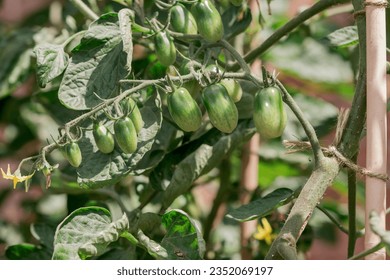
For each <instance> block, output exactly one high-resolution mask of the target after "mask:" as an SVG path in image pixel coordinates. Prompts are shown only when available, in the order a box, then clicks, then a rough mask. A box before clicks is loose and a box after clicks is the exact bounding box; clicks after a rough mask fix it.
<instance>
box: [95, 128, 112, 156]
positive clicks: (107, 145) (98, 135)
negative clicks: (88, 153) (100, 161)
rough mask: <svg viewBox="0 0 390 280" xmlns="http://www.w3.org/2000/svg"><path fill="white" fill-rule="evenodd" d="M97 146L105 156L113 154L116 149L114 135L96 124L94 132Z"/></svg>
mask: <svg viewBox="0 0 390 280" xmlns="http://www.w3.org/2000/svg"><path fill="white" fill-rule="evenodd" d="M92 134H93V138H94V139H95V143H96V146H97V147H98V149H99V151H100V152H102V153H103V154H109V153H111V152H112V151H113V150H114V148H115V140H114V135H112V133H111V132H110V131H109V130H108V129H107V127H105V126H104V125H103V124H101V123H95V124H94V125H93V130H92Z"/></svg>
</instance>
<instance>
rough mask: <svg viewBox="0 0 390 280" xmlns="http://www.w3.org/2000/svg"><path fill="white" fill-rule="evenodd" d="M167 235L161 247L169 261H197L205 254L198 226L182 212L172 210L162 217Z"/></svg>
mask: <svg viewBox="0 0 390 280" xmlns="http://www.w3.org/2000/svg"><path fill="white" fill-rule="evenodd" d="M162 223H163V225H164V226H165V228H166V229H167V233H166V235H165V236H164V238H163V240H162V241H161V245H162V246H163V247H164V248H165V249H166V250H167V252H168V258H169V259H171V260H183V259H186V260H199V259H202V258H203V255H204V253H205V252H206V245H205V242H204V240H203V237H202V233H201V230H200V227H199V225H198V224H197V223H196V222H195V221H194V220H193V219H191V218H190V217H189V216H188V214H187V213H185V212H184V211H182V210H178V209H174V210H170V211H168V212H166V213H165V214H164V215H163V216H162Z"/></svg>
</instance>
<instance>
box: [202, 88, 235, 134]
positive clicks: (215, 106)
mask: <svg viewBox="0 0 390 280" xmlns="http://www.w3.org/2000/svg"><path fill="white" fill-rule="evenodd" d="M202 100H203V104H204V106H205V108H206V111H207V113H208V115H209V118H210V121H211V123H212V124H213V126H214V127H216V128H217V129H218V130H220V131H222V132H225V133H231V132H232V131H233V130H234V129H235V128H236V127H237V123H238V111H237V107H236V105H235V104H234V102H233V100H232V98H231V97H230V96H229V94H228V93H227V90H226V88H225V87H224V86H223V85H221V84H213V85H210V86H207V87H205V88H204V89H203V92H202Z"/></svg>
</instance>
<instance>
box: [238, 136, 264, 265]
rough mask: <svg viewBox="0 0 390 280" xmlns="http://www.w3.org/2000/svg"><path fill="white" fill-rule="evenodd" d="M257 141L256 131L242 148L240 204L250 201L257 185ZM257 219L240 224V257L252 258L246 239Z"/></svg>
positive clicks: (253, 228)
mask: <svg viewBox="0 0 390 280" xmlns="http://www.w3.org/2000/svg"><path fill="white" fill-rule="evenodd" d="M259 141H260V136H259V134H258V133H256V134H255V135H253V137H252V139H251V140H249V142H248V143H247V144H245V146H244V147H243V149H242V152H243V154H242V160H241V162H242V167H241V180H240V203H241V204H242V205H244V204H247V203H249V202H250V199H251V196H252V193H253V192H254V191H255V190H256V188H257V186H258V166H259V156H258V150H259ZM256 225H257V221H256V220H253V221H248V222H244V223H241V224H240V232H241V234H240V236H241V240H240V243H241V259H243V260H250V259H252V257H253V256H252V250H251V248H249V247H248V245H249V244H248V240H249V239H250V237H251V236H252V235H253V233H254V232H255V231H256Z"/></svg>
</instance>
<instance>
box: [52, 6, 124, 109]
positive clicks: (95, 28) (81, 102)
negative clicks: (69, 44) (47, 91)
mask: <svg viewBox="0 0 390 280" xmlns="http://www.w3.org/2000/svg"><path fill="white" fill-rule="evenodd" d="M72 52H73V56H72V58H71V60H70V63H69V66H68V67H67V69H66V70H65V73H64V78H63V80H62V82H61V85H60V89H59V93H58V94H59V99H60V100H61V102H62V103H63V104H64V105H65V106H66V107H68V108H71V109H74V110H86V109H90V108H92V107H94V106H96V105H98V104H99V103H101V99H107V98H110V97H113V96H115V95H116V94H117V93H118V90H119V87H118V81H119V80H120V79H123V78H125V77H126V76H127V75H128V74H129V71H128V70H127V69H126V67H125V66H126V65H127V60H128V58H127V53H126V52H125V51H124V46H123V42H122V37H121V32H120V30H119V25H118V15H117V14H115V13H110V14H105V15H103V16H101V17H100V18H99V19H98V20H96V21H94V22H93V23H92V24H91V25H90V27H89V29H88V31H87V32H86V33H85V34H84V36H83V38H82V39H81V42H80V44H79V45H78V46H77V47H76V48H75V49H74V50H73V51H72Z"/></svg>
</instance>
